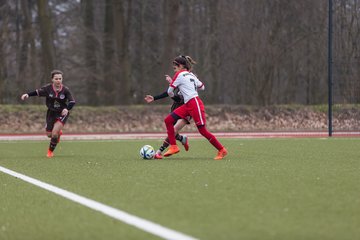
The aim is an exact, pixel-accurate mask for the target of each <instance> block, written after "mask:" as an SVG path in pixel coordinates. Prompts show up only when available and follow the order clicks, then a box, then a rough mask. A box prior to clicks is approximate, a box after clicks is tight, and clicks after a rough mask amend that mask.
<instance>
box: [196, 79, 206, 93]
mask: <svg viewBox="0 0 360 240" xmlns="http://www.w3.org/2000/svg"><path fill="white" fill-rule="evenodd" d="M197 89H198V90H203V91H204V90H205V85H204V84H203V83H202V82H201V81H200V80H198V81H197Z"/></svg>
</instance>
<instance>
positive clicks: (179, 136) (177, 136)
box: [175, 134, 183, 142]
mask: <svg viewBox="0 0 360 240" xmlns="http://www.w3.org/2000/svg"><path fill="white" fill-rule="evenodd" d="M175 139H176V140H178V141H180V142H181V141H182V140H183V136H182V135H180V134H176V136H175Z"/></svg>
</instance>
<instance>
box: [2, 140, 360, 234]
mask: <svg viewBox="0 0 360 240" xmlns="http://www.w3.org/2000/svg"><path fill="white" fill-rule="evenodd" d="M221 142H222V143H223V144H224V145H226V147H227V149H228V150H229V155H228V157H227V158H226V159H224V160H222V161H215V160H212V158H213V157H214V156H215V154H216V151H215V149H213V147H212V146H211V145H210V144H209V143H208V142H207V141H206V140H204V139H199V140H191V141H190V144H191V145H190V146H191V149H190V151H189V152H185V151H183V150H182V151H181V152H180V153H179V154H178V155H175V156H172V157H170V158H167V159H163V160H141V159H140V157H139V149H140V147H141V146H142V145H144V144H150V145H152V146H154V147H157V146H158V145H159V144H160V140H146V141H145V140H120V141H63V142H61V143H60V144H59V145H58V148H57V149H56V152H55V154H56V155H55V157H54V158H53V159H47V158H46V157H45V154H46V149H47V146H48V142H47V141H16V142H0V166H2V167H5V168H8V169H11V170H13V171H16V172H19V173H22V174H24V175H27V176H30V177H32V178H35V179H38V180H41V181H43V182H46V183H49V184H52V185H54V186H57V187H60V188H63V189H66V190H68V191H71V192H74V193H76V194H79V195H81V196H85V197H87V198H90V199H93V200H95V201H98V202H101V203H103V204H106V205H109V206H112V207H114V208H117V209H121V210H123V211H126V212H128V213H130V214H133V215H136V216H138V217H141V218H144V219H147V220H149V221H152V222H155V223H158V224H160V225H162V226H165V227H167V228H170V229H173V230H176V231H178V232H181V233H184V234H186V235H189V236H192V237H194V238H198V239H204V240H205V239H209V240H210V239H211V240H219V239H224V240H230V239H262V240H263V239H274V240H275V239H276V240H279V239H307V240H308V239H314V240H315V239H316V240H319V239H334V240H338V239H341V240H345V239H349V240H353V239H360V139H359V138H332V139H315V138H311V139H309V138H299V139H221ZM0 184H1V186H0V239H1V240H16V239H19V240H20V239H36V240H42V239H52V240H54V239H74V240H75V239H76V240H79V239H107V240H110V239H125V240H129V239H161V238H159V237H158V236H154V235H152V234H150V233H147V232H144V231H142V230H140V229H138V228H135V227H132V226H129V225H127V224H125V223H123V222H121V221H118V220H116V219H113V218H110V217H108V216H106V215H104V214H102V213H100V212H97V211H94V210H92V209H89V208H87V207H84V206H82V205H80V204H78V203H74V202H72V201H70V200H67V199H65V198H62V197H61V196H58V195H56V194H54V193H51V192H48V191H46V190H44V189H41V188H39V187H37V186H34V185H31V184H29V183H27V182H24V181H22V180H20V179H17V178H15V177H13V176H10V175H7V174H5V173H2V172H0Z"/></svg>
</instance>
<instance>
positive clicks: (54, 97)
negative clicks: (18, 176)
mask: <svg viewBox="0 0 360 240" xmlns="http://www.w3.org/2000/svg"><path fill="white" fill-rule="evenodd" d="M51 80H52V83H49V84H46V85H45V86H43V87H41V88H39V89H36V90H35V91H33V92H29V93H25V94H23V95H22V96H21V100H25V99H27V98H29V97H33V96H38V97H45V98H46V106H47V108H48V110H47V113H46V132H47V136H48V137H49V138H50V139H51V140H50V146H49V149H48V152H47V154H46V156H47V157H48V158H51V157H53V156H54V150H55V148H56V145H57V144H58V143H59V141H60V136H61V134H62V129H63V127H64V125H65V123H66V121H67V119H68V118H69V115H70V110H71V109H72V108H73V107H74V105H75V100H74V98H73V96H72V94H71V92H70V90H69V88H68V87H66V86H64V85H63V84H62V81H63V73H62V72H61V71H60V70H53V71H52V72H51Z"/></svg>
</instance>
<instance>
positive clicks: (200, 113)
mask: <svg viewBox="0 0 360 240" xmlns="http://www.w3.org/2000/svg"><path fill="white" fill-rule="evenodd" d="M173 113H175V114H176V115H178V116H179V117H181V118H184V119H186V118H187V117H188V116H191V117H192V118H193V119H194V122H195V124H196V126H201V125H205V123H206V118H205V107H204V104H203V102H202V101H201V99H200V98H199V97H194V98H192V99H190V100H189V101H188V102H187V103H185V104H184V105H181V106H180V107H178V108H177V109H175V110H174V112H173Z"/></svg>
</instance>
